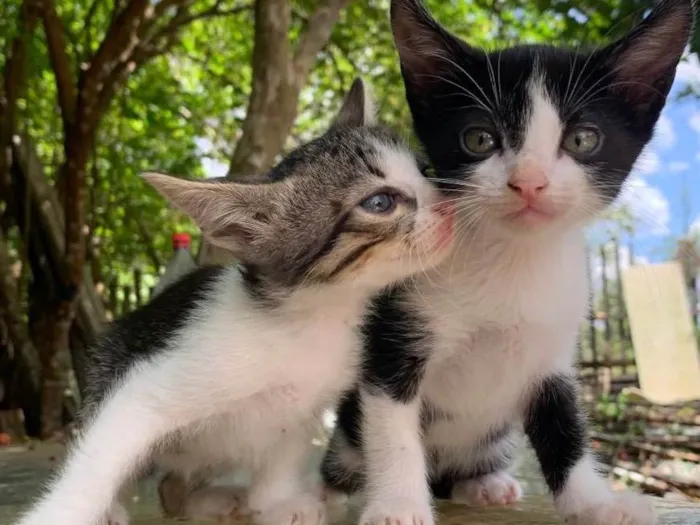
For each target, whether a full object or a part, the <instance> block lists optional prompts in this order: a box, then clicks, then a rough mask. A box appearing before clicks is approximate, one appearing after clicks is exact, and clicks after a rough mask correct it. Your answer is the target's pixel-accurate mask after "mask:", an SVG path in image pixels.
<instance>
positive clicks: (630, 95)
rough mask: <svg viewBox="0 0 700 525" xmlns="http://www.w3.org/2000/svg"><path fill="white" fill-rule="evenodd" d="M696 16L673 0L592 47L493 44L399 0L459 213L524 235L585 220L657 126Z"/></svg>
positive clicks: (416, 90) (406, 44)
mask: <svg viewBox="0 0 700 525" xmlns="http://www.w3.org/2000/svg"><path fill="white" fill-rule="evenodd" d="M692 21H693V12H692V5H691V1H690V0H665V1H663V2H661V3H660V4H659V5H658V7H657V8H655V9H654V10H653V11H652V13H651V14H650V15H649V16H648V17H647V18H646V19H645V20H644V21H643V22H642V23H641V24H640V25H639V26H638V27H637V28H635V29H634V30H633V31H631V32H630V33H629V34H628V35H627V36H625V37H624V38H622V39H621V40H619V41H617V42H615V43H613V44H611V45H609V46H608V47H606V48H603V49H599V50H596V51H593V52H590V53H585V52H580V51H573V50H568V49H563V48H556V47H551V46H516V47H512V48H507V49H503V50H501V51H497V52H492V53H486V52H484V51H481V50H478V49H474V48H472V47H470V46H469V45H467V44H466V43H465V42H463V41H462V40H460V39H458V38H457V37H455V36H453V35H452V34H450V33H448V32H447V31H446V30H445V29H443V28H442V27H441V26H440V25H439V24H438V23H437V22H436V21H435V20H433V19H432V18H431V16H430V15H429V14H428V12H427V11H426V10H425V8H424V7H423V6H422V4H421V3H420V1H419V0H393V1H392V27H393V31H394V36H395V40H396V44H397V47H398V49H399V54H400V57H401V67H402V73H403V77H404V81H405V85H406V95H407V99H408V102H409V104H410V107H411V111H412V114H413V118H414V126H415V130H416V133H417V135H418V137H419V138H420V140H421V141H422V142H423V144H424V146H425V148H426V150H427V153H428V155H429V157H430V160H431V161H432V163H433V164H434V166H435V168H436V171H437V173H438V177H439V178H440V179H442V181H441V182H442V184H445V185H446V186H447V189H446V191H448V192H450V193H451V194H452V195H454V196H455V197H459V200H460V201H461V205H460V209H461V210H462V213H467V214H469V215H470V216H471V217H472V220H473V221H481V220H482V219H484V220H486V219H488V224H491V225H494V226H495V227H497V228H499V229H500V230H501V231H503V232H506V233H514V234H516V235H518V236H523V235H524V234H525V233H528V232H532V233H535V232H537V233H540V232H543V231H544V232H547V231H555V230H559V231H562V230H567V229H570V228H573V227H579V226H581V225H582V224H584V223H585V222H587V221H588V220H590V219H591V218H593V217H594V216H595V215H596V214H597V213H598V212H599V211H601V210H602V209H603V208H604V207H605V206H607V205H608V204H609V203H611V202H612V201H613V200H614V199H615V198H616V197H617V195H618V194H619V192H620V189H621V187H622V184H623V183H624V181H625V180H626V178H627V176H628V175H629V173H630V171H631V169H632V167H633V165H634V163H635V162H636V160H637V158H638V157H639V155H640V153H641V151H642V149H643V148H644V146H645V145H646V144H647V143H648V142H649V140H650V139H651V137H652V134H653V130H654V126H655V124H656V122H657V120H658V117H659V115H660V112H661V110H662V108H663V106H664V104H665V101H666V97H667V95H668V92H669V89H670V87H671V84H672V82H673V79H674V76H675V71H676V66H677V64H678V62H679V60H680V57H681V54H682V52H683V49H684V47H685V45H686V43H687V41H688V38H689V33H690V29H691V26H692ZM482 222H484V221H482Z"/></svg>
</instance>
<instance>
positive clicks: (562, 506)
mask: <svg viewBox="0 0 700 525" xmlns="http://www.w3.org/2000/svg"><path fill="white" fill-rule="evenodd" d="M524 426H525V432H526V433H527V435H528V437H529V439H530V442H531V443H532V446H533V448H534V449H535V453H536V454H537V458H538V459H539V462H540V465H541V467H542V473H543V474H544V478H545V480H546V482H547V485H548V486H549V488H550V490H551V491H552V494H553V495H554V501H555V505H556V507H557V510H558V511H559V513H560V514H561V515H562V516H564V517H565V518H566V520H567V523H570V524H575V525H653V524H654V523H656V518H655V512H654V508H653V506H652V504H651V501H650V500H649V499H648V498H646V497H644V496H642V495H638V494H634V493H631V492H623V493H614V492H613V491H612V490H611V488H610V487H609V485H608V483H607V481H606V480H605V479H604V478H603V477H602V476H601V475H600V474H599V473H598V472H597V471H596V466H595V461H594V459H593V457H592V456H591V454H590V453H589V452H588V450H587V446H586V439H585V422H584V417H583V413H582V410H581V408H580V406H579V401H578V389H577V386H576V382H575V379H574V378H572V377H570V376H569V375H566V374H561V375H553V376H550V377H548V378H546V379H544V380H542V381H541V382H540V384H539V385H537V388H536V389H535V392H534V394H533V396H532V399H531V400H530V402H529V406H528V407H527V409H526V414H525V418H524Z"/></svg>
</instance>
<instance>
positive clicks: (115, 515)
mask: <svg viewBox="0 0 700 525" xmlns="http://www.w3.org/2000/svg"><path fill="white" fill-rule="evenodd" d="M103 523H104V525H129V513H128V512H127V510H126V508H125V507H124V505H122V504H121V503H115V504H114V505H112V508H111V509H109V512H108V513H107V517H106V518H105V520H104V522H103Z"/></svg>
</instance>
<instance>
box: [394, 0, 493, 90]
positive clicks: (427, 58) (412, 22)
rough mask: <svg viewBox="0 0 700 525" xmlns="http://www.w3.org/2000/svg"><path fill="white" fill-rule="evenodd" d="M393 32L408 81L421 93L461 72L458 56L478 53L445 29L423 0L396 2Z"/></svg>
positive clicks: (405, 77)
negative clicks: (426, 88) (457, 62)
mask: <svg viewBox="0 0 700 525" xmlns="http://www.w3.org/2000/svg"><path fill="white" fill-rule="evenodd" d="M391 29H392V32H393V33H394V42H395V43H396V49H397V50H398V52H399V58H400V61H401V72H402V74H403V77H404V80H405V82H406V85H407V87H409V88H411V89H414V90H418V91H420V90H422V89H423V88H425V87H427V86H428V85H429V84H431V83H435V81H436V80H437V79H438V78H439V77H445V76H447V75H446V74H445V73H446V72H454V71H455V69H458V66H456V64H455V60H456V56H457V54H459V55H460V56H461V57H462V58H464V57H465V56H469V55H471V54H478V52H477V51H476V50H475V49H472V48H471V47H469V46H468V45H467V44H466V43H464V42H463V41H461V40H460V39H459V38H457V37H455V36H454V35H452V34H451V33H449V32H448V31H447V30H446V29H444V28H443V27H442V26H441V25H440V24H439V23H438V22H437V21H436V20H435V19H434V18H433V17H432V16H431V15H430V13H429V12H428V10H427V9H426V8H425V6H424V5H423V3H422V2H421V0H392V2H391ZM458 51H459V53H458ZM482 54H483V53H482Z"/></svg>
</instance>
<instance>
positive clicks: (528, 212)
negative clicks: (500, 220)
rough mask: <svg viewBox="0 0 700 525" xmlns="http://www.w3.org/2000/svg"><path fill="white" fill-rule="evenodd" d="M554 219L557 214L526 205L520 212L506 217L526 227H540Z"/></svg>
mask: <svg viewBox="0 0 700 525" xmlns="http://www.w3.org/2000/svg"><path fill="white" fill-rule="evenodd" d="M554 217H555V214H554V213H552V212H551V211H547V210H543V209H542V208H541V207H537V206H533V205H532V204H526V205H525V206H523V207H521V208H520V209H519V210H517V211H515V212H512V213H509V214H508V215H506V218H507V219H508V220H510V221H512V222H516V223H518V224H522V225H524V226H539V225H540V224H545V223H547V222H550V221H552V220H553V219H554Z"/></svg>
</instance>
